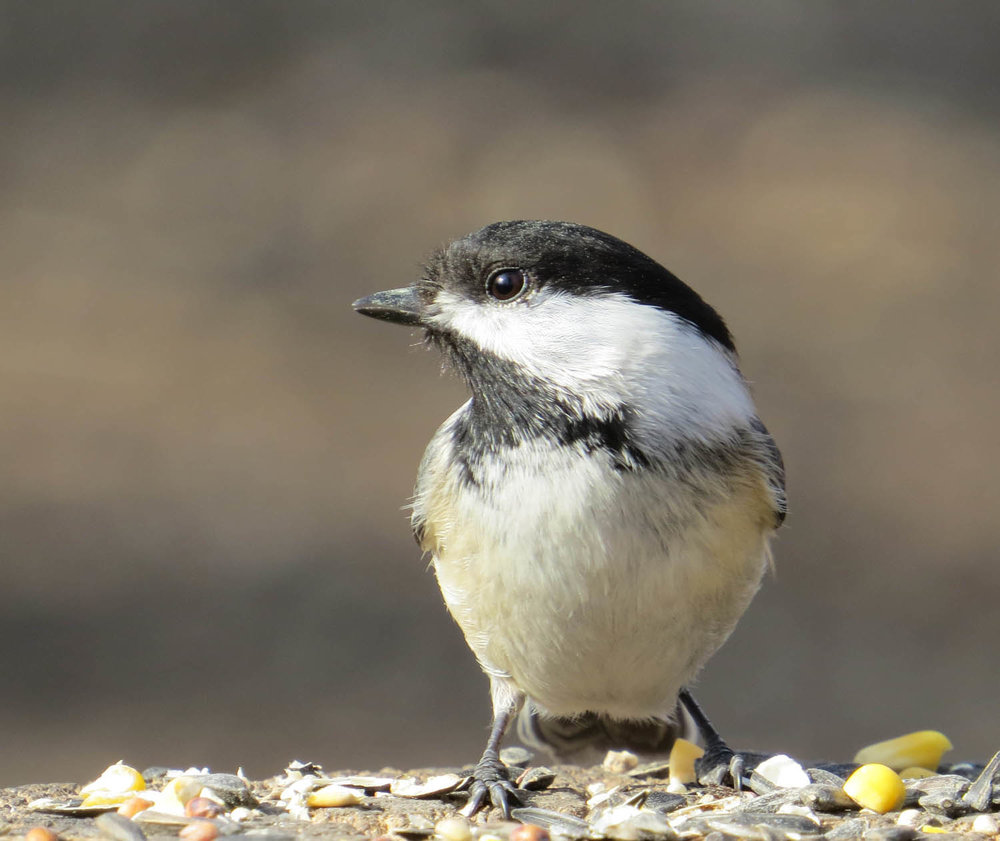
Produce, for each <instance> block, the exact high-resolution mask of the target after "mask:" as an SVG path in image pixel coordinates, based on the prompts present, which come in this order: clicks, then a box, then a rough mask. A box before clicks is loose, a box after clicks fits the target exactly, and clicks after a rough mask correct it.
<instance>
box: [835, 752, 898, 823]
mask: <svg viewBox="0 0 1000 841" xmlns="http://www.w3.org/2000/svg"><path fill="white" fill-rule="evenodd" d="M844 791H845V792H847V795H848V797H850V798H851V800H853V801H854V802H855V803H857V804H858V805H859V806H861V807H863V808H865V809H871V810H872V811H873V812H878V813H879V814H880V815H884V814H885V813H886V812H891V811H892V810H893V809H898V808H899V807H900V806H902V805H903V799H904V798H905V797H906V786H904V785H903V781H902V780H901V779H900V778H899V774H897V773H896V772H895V771H893V770H892V769H891V768H888V767H887V766H885V765H878V764H870V765H862V766H861V767H860V768H858V770H857V771H855V772H854V773H853V774H851V776H850V777H848V778H847V782H846V783H844Z"/></svg>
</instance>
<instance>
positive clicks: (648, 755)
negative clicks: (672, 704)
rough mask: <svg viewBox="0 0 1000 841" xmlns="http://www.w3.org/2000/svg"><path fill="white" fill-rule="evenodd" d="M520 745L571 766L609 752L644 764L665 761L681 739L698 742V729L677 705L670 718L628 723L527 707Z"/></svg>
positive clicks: (519, 732)
mask: <svg viewBox="0 0 1000 841" xmlns="http://www.w3.org/2000/svg"><path fill="white" fill-rule="evenodd" d="M517 735H518V738H519V739H520V740H521V743H522V744H523V745H524V746H525V747H528V748H531V749H533V750H540V751H543V752H545V753H547V754H548V755H549V756H551V757H552V758H553V760H554V761H556V762H559V763H563V764H568V765H594V764H596V763H599V762H601V761H602V760H603V759H604V755H605V754H606V753H607V752H608V751H609V750H628V751H631V752H632V753H634V754H636V755H638V756H639V757H640V758H641V759H643V760H645V761H650V760H654V759H660V758H663V759H665V758H666V757H667V756H668V755H669V754H670V748H672V747H673V744H674V741H675V740H676V739H678V738H684V739H687V740H688V741H691V742H699V741H700V739H699V736H698V728H697V727H696V726H695V723H694V721H693V720H692V719H691V717H690V716H689V715H688V713H687V710H685V709H684V708H683V706H682V705H681V704H680V703H678V704H677V709H676V711H675V712H674V715H673V716H672V717H671V718H670V719H666V718H652V719H643V720H638V721H636V720H628V719H617V718H610V717H609V716H606V715H601V714H598V713H585V714H583V715H579V716H573V717H572V718H558V717H552V716H543V715H541V714H540V713H539V712H538V711H537V710H535V709H533V708H531V707H530V706H529V705H526V706H525V708H524V709H523V710H522V711H521V715H520V717H519V718H518V722H517Z"/></svg>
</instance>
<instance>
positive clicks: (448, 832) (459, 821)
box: [434, 815, 472, 841]
mask: <svg viewBox="0 0 1000 841" xmlns="http://www.w3.org/2000/svg"><path fill="white" fill-rule="evenodd" d="M434 834H435V835H437V836H439V837H441V838H443V839H444V841H470V840H471V838H472V827H471V826H469V822H468V821H467V820H466V819H465V818H463V817H460V816H457V815H456V816H455V817H453V818H444V819H443V820H440V821H438V822H437V823H436V824H435V825H434Z"/></svg>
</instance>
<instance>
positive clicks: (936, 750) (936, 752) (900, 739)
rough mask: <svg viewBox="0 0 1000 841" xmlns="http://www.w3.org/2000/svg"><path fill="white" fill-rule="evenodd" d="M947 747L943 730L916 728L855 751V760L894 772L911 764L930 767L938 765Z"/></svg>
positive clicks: (947, 743) (948, 747) (948, 748)
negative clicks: (941, 731) (916, 729)
mask: <svg viewBox="0 0 1000 841" xmlns="http://www.w3.org/2000/svg"><path fill="white" fill-rule="evenodd" d="M949 750H951V742H949V741H948V737H947V736H945V735H944V733H939V732H938V731H937V730H918V731H917V732H916V733H907V734H906V735H905V736H897V737H896V738H895V739H887V740H886V741H884V742H876V743H875V744H874V745H868V747H866V748H862V749H861V750H859V751H858V752H857V753H856V754H855V756H854V761H855V762H859V763H861V764H862V765H865V764H867V763H869V762H876V763H879V764H881V765H888V766H889V767H890V768H892V770H893V771H901V770H902V769H903V768H908V767H909V766H911V765H916V766H919V767H920V768H932V769H933V768H937V767H938V765H940V764H941V757H942V756H943V755H944V752H945V751H949Z"/></svg>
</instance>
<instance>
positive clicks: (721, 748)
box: [694, 741, 747, 791]
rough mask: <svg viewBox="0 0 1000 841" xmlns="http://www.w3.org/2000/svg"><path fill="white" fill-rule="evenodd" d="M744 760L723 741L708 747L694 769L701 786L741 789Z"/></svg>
mask: <svg viewBox="0 0 1000 841" xmlns="http://www.w3.org/2000/svg"><path fill="white" fill-rule="evenodd" d="M746 765H747V763H746V758H745V757H744V755H743V754H741V753H737V752H736V751H734V750H733V749H732V748H731V747H729V745H727V744H726V743H725V742H723V741H718V742H715V743H714V744H711V745H709V747H708V748H706V750H705V754H704V756H701V757H700V758H699V759H696V760H695V763H694V769H695V773H697V775H698V782H699V783H701V784H702V785H717V786H732V787H733V788H735V789H736V790H737V791H739V790H740V789H741V788H743V774H744V771H745V770H746Z"/></svg>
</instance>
